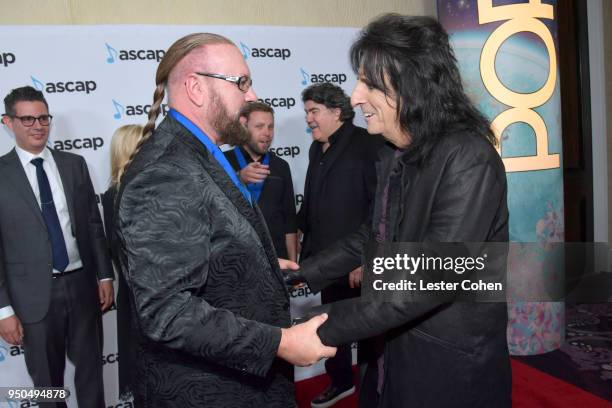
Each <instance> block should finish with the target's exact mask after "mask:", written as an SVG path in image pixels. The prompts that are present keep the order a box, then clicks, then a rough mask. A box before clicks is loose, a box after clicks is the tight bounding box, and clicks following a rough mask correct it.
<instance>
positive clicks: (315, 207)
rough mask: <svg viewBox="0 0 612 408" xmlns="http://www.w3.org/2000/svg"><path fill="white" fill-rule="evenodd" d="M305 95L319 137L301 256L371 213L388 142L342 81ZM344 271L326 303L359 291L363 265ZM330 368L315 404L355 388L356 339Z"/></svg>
mask: <svg viewBox="0 0 612 408" xmlns="http://www.w3.org/2000/svg"><path fill="white" fill-rule="evenodd" d="M302 101H303V102H304V111H305V112H306V123H307V125H308V127H309V128H310V129H311V131H312V138H313V141H312V144H311V146H310V151H309V153H308V157H309V162H308V170H307V172H306V181H305V187H304V203H303V204H302V206H301V208H300V211H299V214H298V226H299V228H300V231H302V232H303V234H304V236H303V242H302V251H301V255H300V262H303V261H305V260H307V259H308V258H310V257H311V256H313V255H316V254H317V253H319V252H320V251H322V250H324V249H326V248H329V247H330V246H332V245H333V244H334V243H336V242H337V241H338V240H340V239H341V238H344V237H346V236H347V235H349V234H351V233H353V232H355V231H357V230H358V229H359V227H360V226H361V224H362V223H363V222H364V221H365V220H366V218H367V217H368V216H369V214H370V212H371V206H372V203H373V200H374V192H375V191H376V167H375V162H376V160H377V157H378V151H379V150H380V148H381V147H382V144H383V140H382V139H381V138H379V137H376V136H371V135H368V133H367V132H366V130H365V129H363V128H361V127H358V126H355V125H354V124H353V118H354V117H355V112H354V110H353V108H352V107H351V103H350V99H349V97H348V95H346V93H345V92H344V90H343V89H342V88H340V87H339V86H337V85H333V84H331V83H322V84H314V85H311V86H309V87H308V88H306V89H304V91H303V92H302ZM344 274H345V275H347V276H346V277H344V278H343V279H339V280H338V281H337V282H335V283H334V284H333V285H330V286H328V287H326V288H325V289H323V291H322V292H321V302H322V303H324V304H325V303H331V302H335V301H338V300H342V299H348V298H350V297H354V296H358V295H359V288H358V287H359V285H360V284H361V276H362V269H361V267H357V268H350V269H347V270H345V271H344ZM360 346H361V344H360ZM363 348H364V347H361V349H362V350H363ZM360 354H361V353H360ZM325 369H326V371H327V374H328V375H329V376H330V379H331V384H330V385H329V387H327V388H326V389H324V390H323V391H322V392H321V393H320V394H319V395H317V396H316V397H315V398H314V399H313V401H312V403H311V406H312V407H313V408H325V407H328V406H331V405H333V404H335V403H336V402H338V401H339V400H341V399H343V398H346V397H348V396H349V395H351V394H353V393H354V392H355V387H354V385H353V370H352V353H351V344H350V342H348V343H347V344H343V345H339V346H338V352H337V353H336V356H335V357H333V358H329V359H327V360H326V361H325Z"/></svg>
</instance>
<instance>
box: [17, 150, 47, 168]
mask: <svg viewBox="0 0 612 408" xmlns="http://www.w3.org/2000/svg"><path fill="white" fill-rule="evenodd" d="M15 152H16V153H17V156H18V157H19V161H20V162H21V165H22V166H23V168H25V167H26V165H28V164H32V163H30V162H31V161H32V159H35V158H37V157H40V158H42V159H43V160H44V161H45V162H46V163H47V164H48V165H52V164H53V165H54V164H55V160H53V155H52V154H51V150H49V149H48V148H47V147H45V148H44V149H43V150H42V152H40V153H38V154H32V153H30V152H28V151H27V150H23V149H22V148H21V147H19V146H17V145H15ZM32 166H34V165H33V164H32Z"/></svg>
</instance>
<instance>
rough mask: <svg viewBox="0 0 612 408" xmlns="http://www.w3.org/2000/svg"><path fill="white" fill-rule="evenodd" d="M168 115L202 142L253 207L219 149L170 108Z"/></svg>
mask: <svg viewBox="0 0 612 408" xmlns="http://www.w3.org/2000/svg"><path fill="white" fill-rule="evenodd" d="M168 114H169V115H170V116H172V117H173V118H174V119H176V120H177V121H178V122H179V123H180V124H181V125H183V126H185V127H186V128H187V129H188V130H189V131H190V132H191V133H192V134H193V135H194V136H195V137H197V138H198V140H199V141H200V142H202V144H203V145H204V146H205V147H206V149H207V150H208V151H209V152H210V154H212V156H213V157H214V158H215V159H216V160H217V162H218V163H219V164H220V165H221V167H223V170H225V172H226V173H227V175H228V176H229V178H230V179H232V181H233V182H234V184H235V185H236V187H237V188H238V190H240V192H241V193H242V195H243V196H244V198H245V199H246V200H247V202H248V203H249V204H250V205H253V200H252V198H251V193H250V192H249V190H248V189H247V188H246V187H245V185H244V184H242V182H240V180H239V179H238V176H236V173H235V172H234V169H233V168H232V165H231V164H229V162H228V161H227V159H226V158H225V155H224V154H223V152H222V151H221V149H219V147H218V146H217V145H216V144H214V143H213V142H212V141H211V140H210V139H209V138H208V136H207V135H206V133H204V132H203V131H202V130H201V129H200V128H199V127H197V126H196V125H195V124H194V123H193V122H192V121H190V120H189V119H187V118H186V117H185V116H183V115H182V114H181V113H180V112H178V111H176V110H174V109H172V108H171V109H170V111H169V112H168Z"/></svg>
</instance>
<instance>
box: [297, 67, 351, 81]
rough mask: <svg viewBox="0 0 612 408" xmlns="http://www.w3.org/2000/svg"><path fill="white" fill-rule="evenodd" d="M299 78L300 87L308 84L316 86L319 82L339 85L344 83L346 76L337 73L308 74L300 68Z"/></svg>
mask: <svg viewBox="0 0 612 408" xmlns="http://www.w3.org/2000/svg"><path fill="white" fill-rule="evenodd" d="M300 76H301V78H302V85H308V84H309V83H313V84H317V83H321V82H332V83H335V84H338V85H341V84H343V83H345V82H346V74H344V73H337V74H325V73H324V74H320V73H317V74H309V73H308V72H306V71H305V70H304V68H300Z"/></svg>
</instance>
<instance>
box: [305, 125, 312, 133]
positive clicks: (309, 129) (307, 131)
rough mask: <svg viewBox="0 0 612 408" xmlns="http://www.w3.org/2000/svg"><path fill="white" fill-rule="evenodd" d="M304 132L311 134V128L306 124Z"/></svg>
mask: <svg viewBox="0 0 612 408" xmlns="http://www.w3.org/2000/svg"><path fill="white" fill-rule="evenodd" d="M306 133H308V134H311V133H312V129H311V128H309V127H308V126H306Z"/></svg>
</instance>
